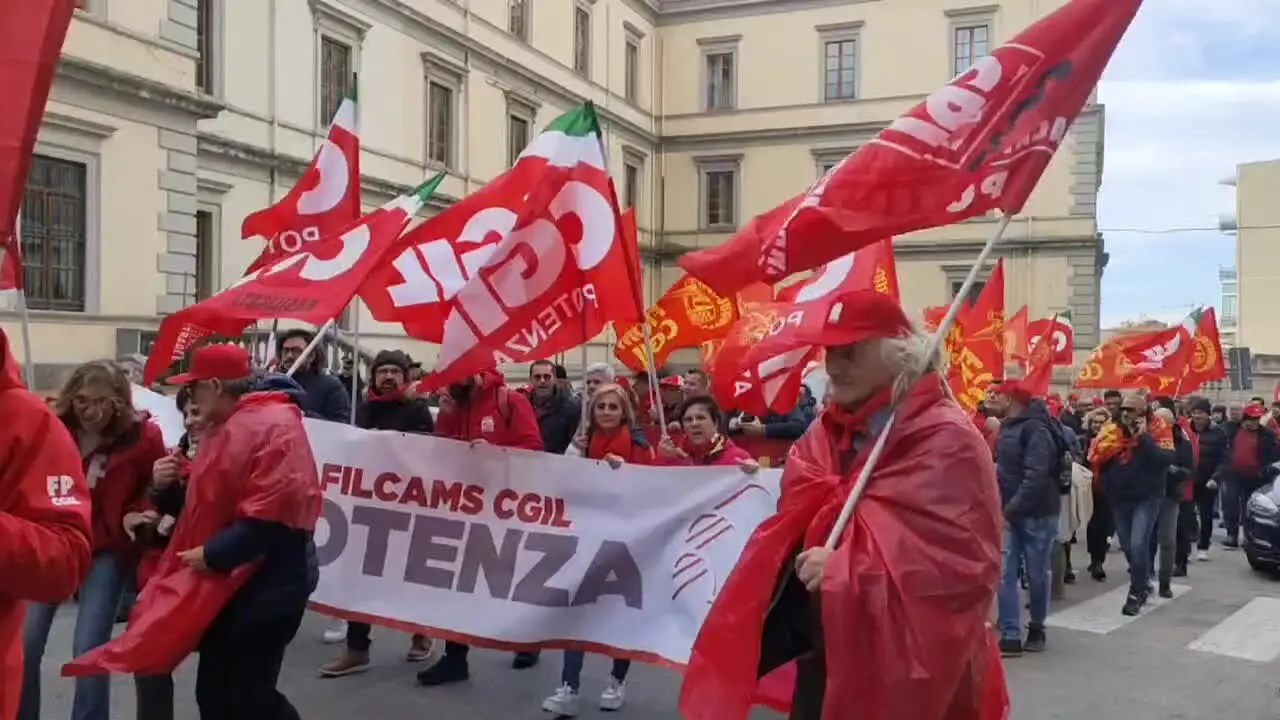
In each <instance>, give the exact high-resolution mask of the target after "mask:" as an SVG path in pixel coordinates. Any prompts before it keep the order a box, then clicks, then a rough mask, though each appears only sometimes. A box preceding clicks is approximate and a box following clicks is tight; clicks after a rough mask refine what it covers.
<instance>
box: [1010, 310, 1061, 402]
mask: <svg viewBox="0 0 1280 720" xmlns="http://www.w3.org/2000/svg"><path fill="white" fill-rule="evenodd" d="M1053 319H1054V320H1055V321H1056V320H1057V319H1058V318H1057V316H1056V315H1055V316H1054V318H1053ZM1053 326H1054V323H1049V324H1048V325H1046V326H1045V328H1044V330H1043V331H1041V333H1040V337H1038V338H1036V342H1035V344H1034V345H1033V346H1032V350H1031V355H1030V357H1028V358H1027V374H1026V375H1025V376H1024V377H1023V378H1022V379H1021V380H1020V381H1018V382H1019V384H1021V385H1022V387H1023V388H1025V389H1026V391H1027V392H1028V393H1029V394H1030V395H1031V397H1044V396H1045V395H1048V394H1049V385H1050V384H1051V383H1052V382H1053V364H1054V363H1053Z"/></svg>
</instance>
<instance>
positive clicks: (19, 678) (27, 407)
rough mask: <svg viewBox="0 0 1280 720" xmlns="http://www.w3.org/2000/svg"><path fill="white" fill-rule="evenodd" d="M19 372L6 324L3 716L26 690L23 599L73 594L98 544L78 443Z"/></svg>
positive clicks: (2, 718) (0, 539) (0, 454)
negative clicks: (92, 527) (94, 541)
mask: <svg viewBox="0 0 1280 720" xmlns="http://www.w3.org/2000/svg"><path fill="white" fill-rule="evenodd" d="M20 372H21V368H20V367H19V366H18V361H17V360H16V359H15V358H14V357H13V354H12V353H11V352H10V351H9V338H8V337H7V336H6V335H5V334H4V330H3V329H0V417H3V418H4V419H5V421H4V422H3V423H0V578H4V593H3V596H2V597H0V720H10V719H11V718H13V717H15V713H17V711H18V702H19V698H20V697H21V696H22V695H23V692H22V683H23V678H24V673H23V667H22V659H23V658H22V652H23V649H22V625H23V622H22V617H23V604H24V603H58V602H62V601H64V600H66V599H67V598H69V597H71V594H72V593H73V592H75V590H76V587H77V586H79V585H80V583H81V581H82V580H84V577H85V573H87V572H88V571H89V564H90V546H91V542H92V532H91V530H90V513H89V486H88V484H87V483H86V482H85V479H84V469H83V467H82V465H81V462H80V453H78V452H76V444H75V441H74V440H72V439H71V434H70V433H69V432H68V431H67V428H66V426H65V425H63V424H62V423H61V422H60V421H59V420H58V417H57V416H56V415H54V413H53V410H52V409H51V408H50V407H49V405H48V403H46V402H45V401H44V400H43V399H41V398H40V397H39V396H37V395H35V394H34V393H32V392H29V391H28V390H27V389H26V387H25V386H24V385H23V383H22V378H21V375H20ZM36 607H39V605H37V606H36ZM113 611H114V609H113ZM109 628H110V626H109V625H108V632H110V629H109ZM37 697H38V695H37ZM37 715H38V712H37ZM103 716H104V717H105V710H104V715H103Z"/></svg>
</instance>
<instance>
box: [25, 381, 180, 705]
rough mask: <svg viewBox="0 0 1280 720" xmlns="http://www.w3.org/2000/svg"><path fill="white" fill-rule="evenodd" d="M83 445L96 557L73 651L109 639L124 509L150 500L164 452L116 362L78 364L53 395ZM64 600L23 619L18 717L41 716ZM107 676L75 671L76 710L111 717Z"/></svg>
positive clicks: (123, 569)
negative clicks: (43, 672)
mask: <svg viewBox="0 0 1280 720" xmlns="http://www.w3.org/2000/svg"><path fill="white" fill-rule="evenodd" d="M54 412H55V413H56V414H57V415H58V418H59V419H60V420H62V422H63V424H64V425H65V426H66V428H67V430H68V431H69V432H70V433H71V437H72V438H73V439H74V440H75V442H76V445H77V446H78V448H79V450H80V458H81V462H82V463H83V467H84V474H85V481H86V483H87V484H88V486H89V493H90V497H91V499H92V515H91V525H92V530H93V559H92V562H91V564H90V567H89V574H88V575H87V576H86V577H85V578H84V581H83V582H82V583H81V584H80V588H79V590H78V597H79V600H78V602H77V607H76V625H75V632H74V636H73V639H72V653H73V655H76V656H78V655H83V654H84V653H86V652H88V651H90V650H92V649H93V648H95V647H97V646H99V645H101V644H103V643H105V642H106V641H107V640H110V639H111V629H112V626H113V625H114V624H115V618H116V609H117V607H118V606H119V603H120V597H121V595H122V594H123V592H124V588H125V585H126V583H127V582H128V579H129V578H130V577H132V573H133V567H132V562H133V561H132V558H134V557H135V553H134V549H133V547H132V541H131V539H130V537H129V535H130V533H131V532H132V531H133V528H128V529H126V527H125V516H126V514H129V513H130V512H131V511H134V510H139V509H141V508H142V507H143V505H144V503H145V497H146V491H147V486H148V484H149V483H150V482H151V472H152V466H153V465H154V464H155V462H156V460H158V459H160V458H161V457H164V455H165V453H166V451H165V446H164V437H163V435H162V434H161V432H160V426H159V425H156V424H155V423H153V422H151V421H150V420H148V419H147V417H146V416H145V415H139V414H138V412H137V411H135V410H134V408H133V393H132V389H131V387H130V384H129V377H128V375H127V374H126V373H125V371H124V369H123V368H121V367H120V366H119V365H117V364H116V363H114V362H111V361H108V360H98V361H94V362H89V363H85V364H84V365H81V366H80V367H78V368H76V369H75V370H74V371H73V372H72V373H71V377H70V378H68V379H67V382H66V385H64V386H63V388H62V392H60V393H59V394H58V398H57V400H56V401H55V402H54ZM58 605H59V603H31V604H30V605H28V606H27V616H26V620H25V624H24V625H23V680H22V700H21V703H20V705H19V708H18V718H19V720H39V718H40V665H41V661H42V660H43V658H44V650H45V644H46V642H48V639H49V630H50V628H51V627H52V625H53V618H54V615H55V613H56V612H57V610H58ZM110 692H111V686H110V677H109V676H106V675H100V676H95V677H82V678H76V681H75V699H74V700H73V702H72V710H71V716H72V717H74V718H76V720H107V719H108V717H109V716H110V712H111V704H110Z"/></svg>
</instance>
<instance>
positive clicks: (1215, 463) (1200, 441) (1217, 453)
mask: <svg viewBox="0 0 1280 720" xmlns="http://www.w3.org/2000/svg"><path fill="white" fill-rule="evenodd" d="M1183 430H1184V431H1185V434H1186V437H1187V440H1188V442H1190V443H1191V453H1192V457H1193V463H1194V465H1195V473H1194V475H1193V477H1192V489H1191V497H1192V503H1193V504H1194V505H1195V515H1194V516H1193V519H1194V521H1195V523H1196V559H1197V560H1201V561H1204V560H1208V559H1209V546H1210V544H1211V540H1212V539H1213V517H1214V511H1215V509H1216V507H1217V502H1218V487H1219V486H1218V480H1217V476H1218V472H1219V470H1220V469H1221V468H1222V466H1223V463H1224V462H1225V461H1226V458H1227V447H1228V445H1229V444H1230V440H1229V438H1227V434H1226V433H1225V432H1224V431H1223V430H1222V428H1221V427H1220V426H1218V425H1217V424H1215V423H1214V422H1213V409H1212V406H1211V405H1210V404H1209V401H1208V400H1206V399H1204V398H1196V399H1195V400H1193V401H1192V403H1191V414H1190V417H1189V420H1188V422H1186V423H1185V424H1184V426H1183Z"/></svg>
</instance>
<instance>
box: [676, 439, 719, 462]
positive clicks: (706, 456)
mask: <svg viewBox="0 0 1280 720" xmlns="http://www.w3.org/2000/svg"><path fill="white" fill-rule="evenodd" d="M680 449H681V450H683V451H684V454H685V455H688V456H689V459H690V460H692V461H693V462H694V463H696V464H698V465H710V464H711V463H713V462H715V460H716V458H718V457H720V455H722V454H723V453H724V449H725V439H724V436H723V435H721V434H720V433H716V434H715V437H713V438H711V442H705V443H702V444H701V445H694V444H693V443H692V442H691V441H690V440H689V436H688V435H686V436H684V437H682V438H680Z"/></svg>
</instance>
